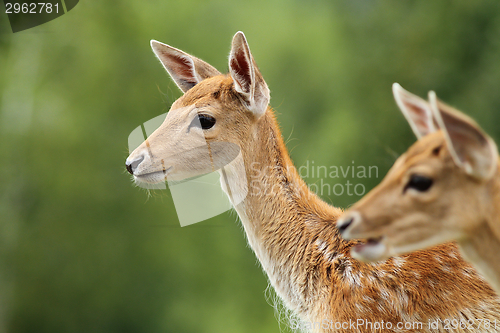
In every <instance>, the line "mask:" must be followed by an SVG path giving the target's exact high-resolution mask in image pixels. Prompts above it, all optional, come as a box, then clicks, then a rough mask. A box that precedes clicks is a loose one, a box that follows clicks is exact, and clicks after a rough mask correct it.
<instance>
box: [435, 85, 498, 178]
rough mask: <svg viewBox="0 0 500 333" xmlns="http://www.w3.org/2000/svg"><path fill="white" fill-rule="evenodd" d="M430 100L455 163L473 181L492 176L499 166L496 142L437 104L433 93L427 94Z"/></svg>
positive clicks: (442, 104) (461, 114) (463, 118)
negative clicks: (472, 178)
mask: <svg viewBox="0 0 500 333" xmlns="http://www.w3.org/2000/svg"><path fill="white" fill-rule="evenodd" d="M429 101H430V103H431V108H432V112H433V114H434V117H435V118H436V121H437V123H438V124H439V128H440V129H441V130H442V131H443V133H444V135H445V138H446V142H447V144H448V149H449V151H450V153H451V156H452V157H453V160H454V161H455V164H456V165H457V166H458V167H460V168H462V169H463V170H464V171H465V172H466V173H467V174H469V175H471V176H472V177H474V178H477V179H480V180H488V179H490V178H491V177H493V175H494V174H495V171H496V169H497V164H498V150H497V146H496V144H495V142H494V141H493V140H492V139H491V138H490V137H489V136H488V135H487V134H486V133H484V132H483V130H482V129H481V128H480V127H479V125H477V124H476V122H475V121H474V120H472V119H471V118H469V117H468V116H466V115H465V114H463V113H461V112H459V111H457V110H455V109H453V108H452V107H451V106H449V105H446V104H444V103H443V102H441V101H439V100H438V99H437V97H436V93H435V92H434V91H431V92H429Z"/></svg>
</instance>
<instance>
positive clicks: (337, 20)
mask: <svg viewBox="0 0 500 333" xmlns="http://www.w3.org/2000/svg"><path fill="white" fill-rule="evenodd" d="M238 30H242V31H244V32H245V34H246V36H247V38H248V41H249V43H250V47H251V49H252V52H253V55H254V57H255V59H256V61H257V63H258V65H259V67H260V69H261V71H262V73H263V75H264V77H265V79H266V80H267V83H268V85H269V87H270V89H271V94H272V99H271V104H272V106H273V107H274V108H275V110H276V112H277V114H278V120H279V122H280V124H281V127H282V130H283V136H284V137H285V139H286V140H287V145H288V148H289V149H290V150H291V155H292V158H293V160H294V162H295V164H296V165H297V166H302V165H307V163H310V165H312V163H313V161H314V165H316V166H321V165H323V166H344V167H347V166H349V165H353V163H354V165H356V166H377V167H378V170H379V177H378V178H377V177H373V176H372V178H370V179H359V178H356V179H350V178H347V179H331V178H324V177H320V178H318V177H312V176H311V175H309V177H307V178H306V181H307V182H308V183H309V184H324V183H327V184H330V185H331V186H332V185H334V184H336V183H345V182H346V180H350V181H351V182H354V183H362V184H363V185H364V186H365V187H366V190H369V189H371V188H373V187H374V186H375V185H376V184H377V183H378V182H380V180H381V178H382V177H383V175H385V173H386V172H387V170H388V169H389V168H390V166H391V165H392V163H393V162H394V161H395V159H396V158H397V156H398V155H399V154H401V153H402V152H404V151H405V150H406V148H407V147H409V146H410V145H411V144H412V143H413V142H414V141H415V138H414V135H413V134H412V132H411V130H410V127H409V126H408V125H407V123H406V122H405V120H404V118H403V116H402V115H401V114H400V112H399V111H398V109H397V107H396V105H395V102H394V101H393V98H392V93H391V84H392V83H393V82H395V81H396V82H399V83H401V85H402V86H403V87H405V88H406V89H408V90H410V91H412V92H414V93H416V94H419V95H421V96H426V94H427V92H428V91H429V90H431V89H432V90H435V91H436V92H437V93H438V96H439V97H440V98H441V99H442V100H444V101H446V102H448V103H450V104H452V105H454V106H456V107H457V108H459V109H460V110H463V111H464V112H466V113H468V114H469V115H471V116H472V117H473V118H475V119H476V120H477V121H478V122H479V124H480V125H481V126H482V127H483V128H484V129H485V130H486V131H487V132H488V133H489V134H490V135H491V136H492V137H493V138H494V139H495V140H496V141H497V142H500V128H499V127H498V124H499V121H500V112H499V111H500V93H499V87H500V2H498V1H497V0H491V1H470V0H455V1H441V0H439V1H428V0H420V1H400V0H387V1H368V0H363V1H361V0H351V1H326V0H314V1H298V0H294V1H290V0H289V1H284V0H266V1H263V0H261V1H245V2H237V1H229V0H218V1H201V0H199V1H191V0H185V1H168V0H164V1H148V2H146V1H142V2H139V1H107V2H104V1H92V0H87V1H81V2H80V4H78V6H76V7H75V8H74V9H73V10H72V11H71V12H69V13H68V14H66V15H64V16H62V17H60V18H58V19H56V20H54V21H51V22H49V23H46V24H44V25H42V26H39V27H37V28H33V29H30V30H26V31H23V32H19V33H16V34H13V33H12V32H11V30H10V26H9V24H8V20H7V17H6V14H5V13H3V12H2V13H0V161H1V164H0V332H11V333H24V332H26V333H27V332H37V333H44V332H47V333H48V332H50V333H57V332H85V333H88V332H93V333H99V332H120V333H122V332H134V333H135V332H148V333H154V332H175V333H179V332H206V333H210V332H213V333H220V332H223V333H225V332H228V333H237V332H242V333H243V332H245V333H246V332H248V333H254V332H261V333H265V332H278V331H279V330H280V325H279V320H278V319H277V318H276V314H275V312H274V310H273V307H272V306H270V305H269V304H268V301H266V299H270V300H269V303H272V298H273V297H272V295H271V296H266V292H265V291H266V288H267V285H268V283H267V278H266V276H265V274H264V273H263V272H262V271H261V268H260V267H259V265H258V263H257V260H256V258H255V256H254V254H253V253H252V251H251V250H250V249H249V248H248V246H247V242H246V240H245V236H244V234H243V231H242V229H241V226H240V224H239V221H237V218H236V214H235V213H234V212H232V213H231V212H228V213H224V214H222V215H220V216H218V217H216V218H213V219H210V220H208V221H205V222H202V223H198V224H195V225H192V226H188V227H184V228H181V227H180V226H179V222H178V219H177V216H176V213H175V210H174V206H173V203H172V198H171V196H170V193H169V191H168V190H167V191H155V192H152V193H151V195H148V192H147V191H146V190H144V189H140V188H137V187H135V186H134V185H133V183H132V182H131V177H130V176H129V175H128V174H127V173H126V171H125V168H124V161H125V158H126V157H127V155H128V148H127V137H128V135H129V133H130V132H131V131H132V130H133V129H134V128H136V127H137V126H139V125H140V124H141V123H143V122H145V121H147V120H149V119H151V118H153V117H155V116H157V115H159V114H161V113H164V112H166V111H167V110H168V108H169V106H170V104H171V103H172V102H173V101H174V100H175V99H176V98H178V97H179V96H180V91H179V90H178V89H177V87H176V86H175V85H174V84H173V82H172V81H171V80H170V78H169V77H168V76H167V74H166V72H165V71H164V70H163V68H162V67H161V65H160V63H159V62H158V61H157V60H156V59H155V57H154V55H153V53H152V51H151V49H150V46H149V40H150V39H157V40H159V41H162V42H165V43H167V44H170V45H173V46H175V47H178V48H180V49H182V50H185V51H186V52H189V53H191V54H193V55H195V56H198V57H200V58H202V59H204V60H206V61H207V62H209V63H211V64H212V65H214V66H215V67H217V68H218V69H220V70H221V71H225V70H226V69H227V57H228V53H229V48H230V42H231V38H232V36H233V35H234V33H235V32H236V31H238ZM353 161H354V162H353ZM322 178H324V179H322ZM321 182H323V183H321ZM322 197H323V198H324V199H325V200H326V201H328V202H329V203H332V204H334V205H337V206H340V207H347V206H349V205H350V204H352V203H354V202H356V201H357V200H359V198H360V197H359V196H356V195H351V196H349V195H347V194H346V193H344V195H342V196H336V195H334V194H330V195H328V193H326V194H325V193H322ZM193 209H196V207H193ZM271 294H272V293H271ZM281 330H282V331H283V332H287V331H288V329H286V327H285V326H284V325H283V324H282V325H281Z"/></svg>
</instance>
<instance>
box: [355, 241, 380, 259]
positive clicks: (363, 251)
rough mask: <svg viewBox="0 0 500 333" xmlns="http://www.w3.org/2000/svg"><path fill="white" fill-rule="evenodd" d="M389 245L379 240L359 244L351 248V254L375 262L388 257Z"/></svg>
mask: <svg viewBox="0 0 500 333" xmlns="http://www.w3.org/2000/svg"><path fill="white" fill-rule="evenodd" d="M387 252H388V251H387V246H386V245H385V244H384V243H382V242H378V243H376V244H358V245H356V246H354V247H353V248H352V249H351V255H352V257H353V258H354V259H357V260H360V261H364V262H373V261H380V260H384V259H386V258H387Z"/></svg>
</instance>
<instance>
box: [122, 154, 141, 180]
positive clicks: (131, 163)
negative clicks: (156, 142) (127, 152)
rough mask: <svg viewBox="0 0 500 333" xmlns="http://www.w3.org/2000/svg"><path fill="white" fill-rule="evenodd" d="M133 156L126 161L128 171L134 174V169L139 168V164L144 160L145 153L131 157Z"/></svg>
mask: <svg viewBox="0 0 500 333" xmlns="http://www.w3.org/2000/svg"><path fill="white" fill-rule="evenodd" d="M131 157H132V156H129V157H128V158H127V160H126V161H125V167H126V168H127V171H128V172H129V173H130V174H131V175H133V174H134V171H135V170H137V167H138V166H139V164H141V163H142V161H144V155H139V156H137V157H134V158H132V159H131Z"/></svg>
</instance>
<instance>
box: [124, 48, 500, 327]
mask: <svg viewBox="0 0 500 333" xmlns="http://www.w3.org/2000/svg"><path fill="white" fill-rule="evenodd" d="M233 47H234V45H233ZM230 61H231V59H230ZM251 61H252V62H253V59H252V60H251ZM255 68H256V67H255ZM255 70H256V76H257V77H259V76H260V72H258V69H255ZM263 82H264V81H263V80H262V82H260V83H256V84H257V85H259V84H263ZM266 87H267V86H266ZM261 88H262V87H261ZM261 91H265V89H261ZM243 97H245V96H243ZM243 97H242V96H241V95H240V94H239V93H238V92H237V91H236V90H235V88H234V84H233V77H232V76H230V75H217V76H214V77H211V78H208V79H205V80H203V81H201V82H200V83H198V84H197V85H195V86H194V87H193V88H191V89H190V90H188V91H187V92H186V93H185V94H184V95H183V96H182V97H181V98H180V99H179V100H177V101H176V102H175V103H174V104H173V105H172V108H171V110H170V112H169V115H168V116H167V118H166V120H165V123H164V124H163V125H162V126H161V127H160V128H159V129H158V130H157V132H155V133H153V134H152V135H151V136H150V137H149V138H148V139H147V142H146V143H144V144H143V145H142V146H141V147H139V148H137V149H136V150H135V151H134V152H132V154H131V155H130V156H129V158H128V159H127V165H130V164H131V163H132V161H136V160H138V159H139V157H140V155H143V154H148V149H150V150H153V151H156V154H155V155H154V156H149V157H148V158H146V159H145V160H144V161H143V162H142V163H147V164H148V165H147V166H144V167H140V165H139V166H138V167H137V169H135V170H146V169H148V168H149V169H148V170H149V171H154V170H156V171H160V172H161V170H162V168H161V167H159V166H160V165H161V163H160V162H158V160H162V161H165V163H166V164H167V165H166V167H170V166H172V169H170V170H171V171H169V173H167V174H166V177H167V178H169V177H180V176H176V174H177V175H183V174H187V173H192V172H193V170H192V165H186V163H185V162H186V160H185V159H184V158H183V157H182V156H181V155H182V154H175V153H172V150H174V151H176V152H178V148H177V142H176V141H175V138H176V131H179V130H183V129H184V127H183V124H182V121H183V120H186V121H188V119H190V118H189V117H188V116H187V115H188V114H189V112H191V111H190V110H192V109H193V108H195V107H196V108H199V109H203V110H208V111H207V112H210V113H211V114H212V115H213V116H214V117H215V118H216V119H217V123H216V125H215V126H214V127H213V128H212V129H209V130H207V131H205V132H204V135H205V138H206V140H207V143H208V144H209V145H213V144H214V143H215V142H221V141H225V142H232V143H235V144H237V145H238V146H239V147H240V149H241V154H242V156H243V160H244V165H245V173H246V175H245V176H246V177H244V178H242V177H241V174H238V172H234V173H231V172H228V178H230V179H229V181H230V182H233V183H238V182H242V181H244V182H245V184H244V185H245V186H246V187H247V188H248V191H249V192H248V195H247V196H246V198H245V199H244V200H243V201H242V202H241V203H239V204H237V205H236V207H235V209H236V211H237V212H238V215H239V217H240V218H241V221H242V224H243V227H244V229H245V233H246V235H247V237H248V242H249V244H250V246H251V248H252V249H253V250H254V251H255V254H256V256H257V258H258V259H259V261H260V263H261V264H262V267H263V269H264V271H265V272H266V273H267V275H268V277H269V280H270V283H271V284H272V286H273V287H274V288H275V290H276V291H277V293H278V294H279V296H280V297H281V298H282V299H283V301H284V303H285V305H286V306H287V307H288V308H290V309H291V310H293V311H294V312H295V313H296V314H297V315H298V316H299V318H300V319H301V320H302V321H303V325H300V326H301V327H303V328H306V329H311V331H315V332H375V331H382V330H374V329H373V330H372V329H370V328H366V327H365V326H363V327H356V328H355V329H353V328H352V327H347V328H346V327H344V328H340V329H338V330H337V329H335V324H336V323H337V325H339V324H340V325H342V324H346V323H347V324H348V323H349V322H350V321H351V322H356V321H357V320H361V319H363V320H365V321H369V322H370V323H372V324H373V323H381V322H382V321H384V322H385V323H387V322H391V323H393V324H394V328H393V329H386V330H383V331H384V332H405V331H406V332H411V331H420V332H450V331H452V332H463V331H468V330H460V329H456V330H446V329H445V328H444V327H443V323H441V324H439V328H438V329H431V328H429V327H428V321H429V320H437V319H441V320H453V319H456V320H463V321H467V320H469V319H470V320H472V321H475V324H476V326H475V328H476V329H475V330H472V331H476V332H495V330H494V329H493V328H491V327H490V328H488V329H485V328H483V329H477V320H479V319H481V320H482V319H489V320H492V321H493V320H497V321H500V300H499V298H498V296H497V295H496V294H495V293H494V292H493V291H492V290H491V288H490V287H489V286H488V285H487V284H486V283H485V282H484V281H483V280H482V279H481V278H480V277H479V276H478V275H477V274H476V272H475V270H474V269H473V268H472V267H471V266H469V265H468V264H467V263H466V262H464V261H463V260H462V259H461V258H460V255H459V253H458V250H457V248H456V246H455V245H453V244H448V245H444V246H439V247H436V248H434V249H432V250H428V251H420V252H416V253H413V254H410V255H406V256H403V257H400V258H393V259H390V260H387V261H385V262H381V263H377V264H366V263H362V262H359V261H357V260H354V259H353V258H352V257H351V255H350V249H351V247H352V246H353V245H355V244H357V243H359V242H357V241H345V240H343V239H342V238H341V237H340V235H339V234H338V232H337V230H336V228H335V222H336V220H337V218H338V217H339V216H340V215H341V214H342V210H341V209H339V208H335V207H332V206H329V205H328V204H326V203H325V202H323V201H322V200H321V199H320V198H318V197H317V196H316V195H315V194H314V193H312V192H311V191H309V189H308V187H307V186H306V184H305V183H304V182H303V180H302V179H301V178H300V177H299V175H298V172H297V170H296V169H295V167H294V166H293V163H292V161H291V160H290V157H289V155H288V152H287V149H286V147H285V144H284V142H283V139H282V136H281V133H280V130H279V127H278V125H277V122H276V119H275V115H274V112H273V110H272V109H271V108H269V107H267V109H266V110H265V112H264V113H263V114H262V115H259V114H258V112H253V111H250V109H249V107H248V105H249V103H246V102H245V100H244V99H243ZM255 105H258V103H256V104H255ZM183 145H184V143H183ZM142 163H141V164H142ZM141 168H142V169H141ZM155 168H156V169H155ZM186 168H187V169H189V172H186V171H185V169H186ZM135 170H133V171H134V176H135V178H136V180H137V181H142V180H141V176H140V175H138V174H136V172H135ZM204 171H206V170H197V172H204ZM142 172H144V171H142ZM162 179H163V177H162ZM444 268H446V270H445V269H444ZM413 321H419V322H422V323H423V328H422V329H421V330H418V329H417V330H397V329H396V324H397V323H398V322H413ZM344 326H345V325H344Z"/></svg>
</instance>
